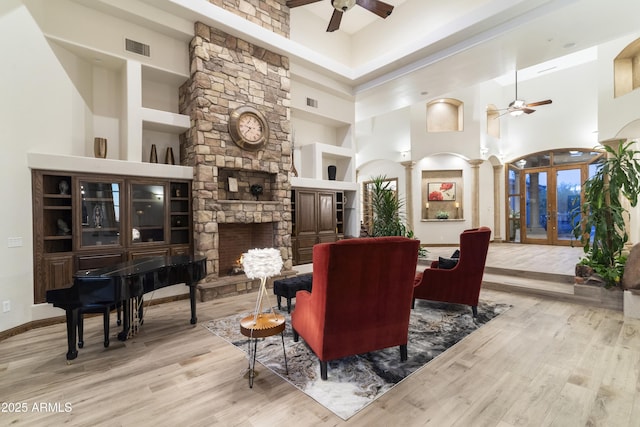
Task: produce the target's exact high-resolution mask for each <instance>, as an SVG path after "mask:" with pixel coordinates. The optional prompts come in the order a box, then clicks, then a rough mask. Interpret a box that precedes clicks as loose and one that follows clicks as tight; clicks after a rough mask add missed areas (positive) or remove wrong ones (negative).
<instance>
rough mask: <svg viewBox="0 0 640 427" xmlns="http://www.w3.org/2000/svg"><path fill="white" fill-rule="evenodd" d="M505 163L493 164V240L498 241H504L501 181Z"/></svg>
mask: <svg viewBox="0 0 640 427" xmlns="http://www.w3.org/2000/svg"><path fill="white" fill-rule="evenodd" d="M503 169H504V165H494V166H493V240H494V241H496V242H500V241H502V240H503V239H502V237H500V235H501V234H502V227H501V226H500V224H501V221H500V206H502V204H501V202H500V183H501V182H502V176H503V175H502V171H503Z"/></svg>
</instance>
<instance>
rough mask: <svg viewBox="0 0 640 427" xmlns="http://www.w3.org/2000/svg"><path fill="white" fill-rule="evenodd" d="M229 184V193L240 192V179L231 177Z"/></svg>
mask: <svg viewBox="0 0 640 427" xmlns="http://www.w3.org/2000/svg"><path fill="white" fill-rule="evenodd" d="M227 181H228V184H229V193H237V192H238V179H237V178H233V177H231V176H230V177H229V179H228V180H227Z"/></svg>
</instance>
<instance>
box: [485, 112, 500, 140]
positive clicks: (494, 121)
mask: <svg viewBox="0 0 640 427" xmlns="http://www.w3.org/2000/svg"><path fill="white" fill-rule="evenodd" d="M499 117H500V112H499V111H498V107H496V106H495V105H493V104H490V105H488V106H487V135H489V136H492V137H494V138H500V119H499Z"/></svg>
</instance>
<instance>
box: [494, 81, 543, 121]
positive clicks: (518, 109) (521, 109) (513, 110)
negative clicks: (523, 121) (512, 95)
mask: <svg viewBox="0 0 640 427" xmlns="http://www.w3.org/2000/svg"><path fill="white" fill-rule="evenodd" d="M547 104H551V100H550V99H545V100H544V101H537V102H530V103H527V102H525V101H524V100H522V99H518V70H516V99H515V100H513V101H511V103H510V104H509V106H508V107H507V108H504V110H506V111H505V112H504V113H502V114H501V116H502V115H505V114H510V115H512V116H520V115H522V114H523V113H524V114H531V113H533V112H535V111H536V110H534V109H532V108H531V107H538V106H540V105H547ZM498 117H499V116H498Z"/></svg>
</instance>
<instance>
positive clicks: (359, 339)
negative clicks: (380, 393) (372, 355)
mask: <svg viewBox="0 0 640 427" xmlns="http://www.w3.org/2000/svg"><path fill="white" fill-rule="evenodd" d="M419 245H420V242H419V241H418V240H415V239H408V238H405V237H371V238H362V239H347V240H341V241H339V242H335V243H322V244H317V245H315V246H314V247H313V284H312V292H308V291H298V292H297V293H296V306H295V309H294V310H293V312H292V313H291V326H292V328H293V333H294V340H295V341H298V337H299V336H301V337H302V338H303V339H304V340H305V342H306V343H307V345H309V347H310V348H311V350H313V352H314V353H315V354H316V355H317V356H318V358H319V359H320V375H321V377H322V379H323V380H326V379H327V361H329V360H334V359H340V358H342V357H346V356H351V355H354V354H362V353H368V352H370V351H374V350H379V349H383V348H387V347H393V346H396V345H397V346H400V360H401V361H405V360H407V339H408V331H409V315H410V313H411V302H412V296H413V286H414V277H415V274H416V264H417V261H418V247H419Z"/></svg>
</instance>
